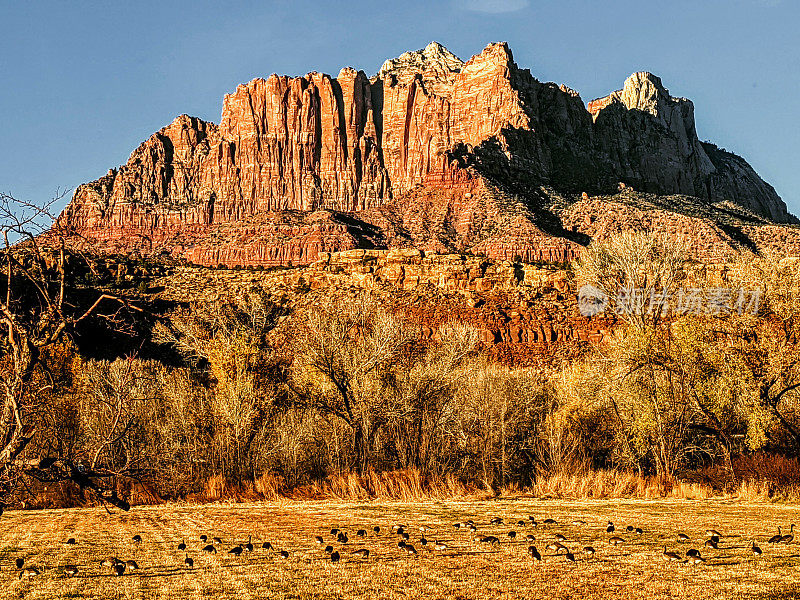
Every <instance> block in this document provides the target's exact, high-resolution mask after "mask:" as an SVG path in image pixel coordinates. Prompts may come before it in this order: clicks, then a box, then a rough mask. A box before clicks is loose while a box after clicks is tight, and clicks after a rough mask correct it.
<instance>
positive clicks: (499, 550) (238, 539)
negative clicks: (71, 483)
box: [0, 498, 800, 600]
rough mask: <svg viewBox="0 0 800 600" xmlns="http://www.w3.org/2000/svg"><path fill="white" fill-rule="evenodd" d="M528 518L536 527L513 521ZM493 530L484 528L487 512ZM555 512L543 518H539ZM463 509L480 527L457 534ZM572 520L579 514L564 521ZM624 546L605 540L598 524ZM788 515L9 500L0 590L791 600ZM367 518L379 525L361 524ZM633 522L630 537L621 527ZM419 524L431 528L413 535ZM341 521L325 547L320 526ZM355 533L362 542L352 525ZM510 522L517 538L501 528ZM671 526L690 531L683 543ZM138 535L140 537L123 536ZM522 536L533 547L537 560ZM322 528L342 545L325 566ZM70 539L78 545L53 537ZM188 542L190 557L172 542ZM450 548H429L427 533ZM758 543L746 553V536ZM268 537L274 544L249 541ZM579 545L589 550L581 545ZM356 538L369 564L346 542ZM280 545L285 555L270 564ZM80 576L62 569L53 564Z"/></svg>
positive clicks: (785, 511) (786, 509)
mask: <svg viewBox="0 0 800 600" xmlns="http://www.w3.org/2000/svg"><path fill="white" fill-rule="evenodd" d="M529 515H533V516H534V517H535V518H536V519H537V520H538V521H539V525H538V527H536V528H534V527H531V526H530V525H527V524H526V525H525V526H518V525H517V524H516V522H517V521H518V520H520V519H522V520H526V521H527V520H528V516H529ZM497 516H499V517H501V518H503V519H504V523H503V524H502V525H490V524H489V522H490V520H491V519H492V518H494V517H497ZM546 518H553V519H555V520H556V521H557V524H556V525H547V526H546V525H543V524H542V521H543V520H544V519H546ZM468 519H473V520H474V522H475V524H476V525H477V532H476V533H470V532H469V531H466V530H465V529H464V528H461V529H455V528H454V527H453V523H454V522H458V521H466V520H468ZM576 520H583V521H586V524H585V525H572V524H571V523H572V521H576ZM608 520H612V521H614V523H615V524H616V527H617V531H616V533H615V535H619V536H621V537H622V538H623V539H624V540H625V541H624V542H623V543H622V544H620V545H618V546H612V545H610V544H609V542H608V540H609V537H610V536H611V535H612V534H609V533H607V532H606V526H607V521H608ZM795 521H796V522H798V523H800V510H799V509H798V508H797V507H794V506H789V505H770V504H764V503H758V504H757V503H742V502H738V501H727V500H698V501H686V500H654V501H645V500H608V501H605V500H596V501H554V500H538V499H525V498H512V499H499V500H480V501H478V500H476V501H429V502H415V503H396V502H380V501H373V502H367V503H355V502H346V503H345V502H342V503H332V502H295V501H285V502H276V503H252V504H224V503H216V504H208V505H164V506H154V507H134V508H133V509H132V510H131V511H130V512H128V513H124V512H120V511H115V512H113V513H112V514H109V513H108V512H106V510H104V509H102V508H99V509H98V508H94V509H63V510H43V511H7V512H6V513H5V514H4V515H3V516H2V517H1V518H0V581H2V585H0V590H2V592H0V595H2V597H7V598H29V599H38V598H42V599H49V598H97V599H100V598H103V599H107V598H169V599H170V600H180V599H184V598H219V599H226V598H237V599H238V598H242V599H248V598H287V599H288V598H343V599H345V598H347V599H349V598H354V599H355V598H387V599H388V598H400V599H407V598H430V599H436V598H454V599H457V598H462V599H467V598H469V599H478V598H481V599H482V598H487V599H488V598H492V599H495V598H640V597H648V598H734V597H735V598H739V599H746V598H792V597H795V595H798V596H800V584H798V583H797V580H798V577H797V575H798V572H800V546H798V545H797V544H796V543H791V544H788V545H779V546H774V545H770V544H768V543H767V539H768V538H769V537H770V536H772V535H773V534H774V533H776V531H777V526H778V525H783V526H784V527H786V528H788V526H789V524H790V523H792V522H795ZM393 524H404V525H407V527H408V531H409V532H410V534H411V536H410V538H411V539H410V540H409V542H410V543H412V544H413V545H414V546H415V547H416V549H417V551H418V554H417V555H416V556H413V555H409V554H407V553H406V552H404V551H402V550H401V549H400V548H398V546H397V542H398V540H399V539H400V538H399V537H398V536H397V535H396V534H394V533H392V531H391V527H392V525H393ZM375 525H378V526H380V528H381V531H380V533H379V534H377V535H376V534H375V533H374V532H373V531H372V528H373V527H374V526H375ZM627 525H633V526H635V527H641V528H642V529H643V530H644V533H643V534H642V535H636V534H635V533H628V532H626V531H625V528H626V526H627ZM420 526H426V527H428V528H429V530H428V531H426V532H425V533H424V536H425V537H426V538H427V539H428V540H430V542H429V543H428V545H427V546H422V545H421V544H420V537H421V536H422V535H423V534H422V533H421V532H420ZM333 527H336V528H340V529H343V530H345V531H346V532H347V533H348V535H349V538H350V540H349V542H348V543H346V544H341V543H337V542H336V541H335V539H334V536H331V534H330V530H331V528H333ZM361 528H363V529H366V530H367V531H368V535H367V537H366V538H365V539H363V540H362V539H360V538H358V537H357V536H356V531H357V530H358V529H361ZM706 529H716V530H718V531H719V532H720V533H722V534H723V537H722V538H721V541H720V544H719V549H718V550H711V549H708V548H704V547H703V542H704V540H705V539H706V538H707V537H708V536H707V535H705V530H706ZM510 530H515V531H517V532H518V535H517V538H516V540H512V539H510V538H509V537H508V535H507V534H508V532H509V531H510ZM679 532H684V533H686V534H687V535H688V536H689V537H690V541H688V542H683V543H680V542H678V541H677V534H678V533H679ZM559 533H560V534H562V535H564V536H565V537H566V541H565V542H564V544H565V545H566V546H567V547H569V548H570V549H571V550H573V551H574V553H575V558H576V559H577V560H576V562H574V563H571V562H568V561H567V560H566V558H565V557H564V554H563V552H562V553H561V554H560V555H556V554H555V553H554V552H553V551H552V550H546V549H545V548H546V546H547V545H548V544H550V543H551V542H553V541H554V540H555V537H554V536H555V535H556V534H559ZM136 534H139V535H141V537H142V542H141V544H140V545H135V544H134V543H133V542H132V538H133V536H134V535H136ZM202 534H206V535H208V536H209V540H210V539H211V538H212V537H214V536H219V537H221V538H222V545H221V546H220V547H219V550H220V551H219V553H218V554H216V555H212V554H206V553H203V552H201V551H200V549H201V547H202V546H203V545H204V544H203V543H202V542H200V535H202ZM476 534H483V535H496V536H497V537H498V538H499V539H500V543H499V544H497V545H489V544H485V543H478V542H475V541H474V540H473V538H474V536H475V535H476ZM528 534H532V535H534V536H535V537H536V541H534V542H532V543H533V544H534V545H535V546H536V547H537V548H538V549H539V551H540V552H541V553H542V555H543V556H544V560H543V561H542V562H541V563H536V562H534V561H533V560H532V559H531V557H530V556H529V555H528V553H527V551H526V550H527V547H528V545H529V544H530V543H531V542H528V541H526V540H525V537H526V535H528ZM317 535H321V536H323V538H324V539H325V543H326V544H332V545H333V546H334V547H335V548H336V549H337V550H338V551H339V552H340V553H341V562H339V563H336V564H334V563H332V562H331V561H330V560H329V558H328V554H327V553H326V552H325V550H324V547H322V546H320V545H318V544H316V543H315V540H314V538H315V536H317ZM248 536H252V540H253V543H254V545H255V549H254V551H253V552H252V553H247V552H245V553H243V554H242V556H240V557H236V556H233V555H230V554H228V550H229V549H230V548H231V547H233V546H235V545H237V544H239V543H245V542H247V539H248ZM70 537H74V538H76V542H77V543H76V544H74V545H68V544H66V543H65V542H66V541H67V540H68V539H69V538H70ZM182 540H185V542H186V544H187V546H188V552H189V556H191V557H192V558H193V560H194V568H192V569H189V568H187V567H186V566H185V565H184V553H183V552H181V551H179V550H178V549H177V546H178V544H179V543H180V542H181V541H182ZM434 540H440V541H444V542H445V543H446V544H447V546H448V548H447V549H446V550H443V551H435V550H433V548H432V546H433V541H434ZM753 540H755V541H756V542H757V544H758V545H759V546H760V547H761V548H762V549H763V551H764V554H763V556H761V557H759V558H755V557H754V556H753V554H752V552H751V550H750V546H751V543H752V541H753ZM264 541H269V542H271V543H272V545H273V546H274V548H275V551H270V550H264V549H262V547H261V546H262V543H263V542H264ZM586 545H591V546H593V547H594V548H595V549H596V554H595V556H594V557H587V556H586V555H585V554H584V553H583V552H582V549H583V547H584V546H586ZM664 546H667V549H668V550H672V551H675V552H680V553H681V554H682V555H685V552H686V550H688V549H689V548H698V549H699V550H700V551H701V553H702V555H703V557H704V558H705V559H706V562H705V563H704V564H700V565H690V564H688V563H687V562H685V561H684V562H680V563H676V562H667V561H665V560H664V558H663V555H662V552H663V547H664ZM359 548H368V549H369V550H370V555H369V557H368V558H366V559H361V558H356V557H354V556H353V555H352V554H351V553H352V552H353V551H354V550H356V549H359ZM281 550H287V551H288V552H289V557H288V559H282V558H281V557H280V555H279V552H280V551H281ZM108 556H116V557H118V558H120V559H122V560H129V559H134V560H136V562H137V563H138V565H139V567H140V569H139V570H138V571H135V572H132V573H129V572H126V573H125V574H124V575H123V576H121V577H117V576H114V575H113V574H112V572H111V569H110V568H108V567H101V566H100V561H101V560H102V559H103V558H105V557H108ZM18 558H23V559H24V560H25V564H26V566H28V567H35V568H37V569H39V570H40V571H41V574H40V575H37V576H34V577H30V578H25V579H22V580H21V579H19V577H18V575H19V571H18V570H17V569H16V567H15V560H16V559H18ZM68 564H75V565H77V566H78V568H79V571H78V573H77V575H76V576H74V577H70V578H68V577H67V576H66V575H64V573H63V567H64V566H65V565H68Z"/></svg>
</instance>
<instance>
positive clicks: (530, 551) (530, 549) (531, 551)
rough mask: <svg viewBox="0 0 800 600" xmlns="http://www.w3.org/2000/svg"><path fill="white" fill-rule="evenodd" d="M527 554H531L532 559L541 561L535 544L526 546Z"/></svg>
mask: <svg viewBox="0 0 800 600" xmlns="http://www.w3.org/2000/svg"><path fill="white" fill-rule="evenodd" d="M528 554H530V555H531V558H532V559H533V560H537V561H541V560H542V555H541V554H539V551H538V550H537V549H536V546H528Z"/></svg>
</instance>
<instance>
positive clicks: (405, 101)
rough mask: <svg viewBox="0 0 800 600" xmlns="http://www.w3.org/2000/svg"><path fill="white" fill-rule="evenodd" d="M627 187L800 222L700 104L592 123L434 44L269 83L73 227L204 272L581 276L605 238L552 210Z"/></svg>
mask: <svg viewBox="0 0 800 600" xmlns="http://www.w3.org/2000/svg"><path fill="white" fill-rule="evenodd" d="M619 182H625V183H626V184H628V185H629V186H632V187H633V188H635V189H637V190H641V191H649V192H655V193H660V194H677V193H679V194H687V195H691V196H696V197H699V198H702V199H705V200H707V201H709V202H710V201H714V200H720V199H729V200H731V201H733V202H735V203H737V204H739V205H740V206H743V207H746V208H747V209H749V210H750V211H752V212H754V213H756V214H757V215H761V216H763V217H766V218H768V219H771V220H773V221H779V222H780V221H787V220H790V219H791V216H790V215H788V213H787V212H786V206H785V204H784V203H783V202H782V201H781V200H780V198H779V197H778V196H777V194H776V193H775V191H774V189H772V187H771V186H769V185H768V184H766V183H765V182H764V181H763V180H761V179H760V178H759V177H758V175H757V174H756V173H755V172H754V171H753V170H752V168H751V167H750V166H749V165H748V164H747V163H746V162H745V161H744V160H743V159H741V158H740V157H738V156H736V155H733V154H730V153H727V152H725V151H722V150H719V149H717V148H716V147H714V146H712V145H711V144H704V143H701V142H700V141H699V140H698V138H697V134H696V131H695V125H694V107H693V105H692V103H691V102H690V101H689V100H686V99H683V98H673V97H672V96H670V94H669V92H668V91H667V90H666V88H664V86H663V84H662V83H661V81H660V79H658V78H657V77H655V76H653V75H651V74H649V73H635V74H634V75H632V76H631V77H629V78H628V80H626V82H625V85H624V86H623V88H622V89H621V90H619V91H617V92H614V93H612V94H610V95H609V96H608V97H606V98H602V99H599V100H596V101H592V102H590V103H589V105H588V110H587V107H586V106H585V105H584V103H583V101H582V100H581V98H580V96H579V95H578V94H577V92H575V91H573V90H571V89H569V88H567V87H566V86H563V85H562V86H557V85H555V84H552V83H541V82H539V81H538V80H536V79H535V78H534V77H533V76H532V75H531V74H530V73H529V72H528V71H527V70H523V69H519V68H518V67H517V65H516V64H515V63H514V60H513V56H512V54H511V51H510V50H509V48H508V46H507V45H506V44H504V43H499V44H490V45H489V46H487V47H486V48H485V49H484V50H483V51H482V52H481V53H480V54H478V55H476V56H474V57H472V58H471V59H470V60H469V61H467V62H466V63H462V62H461V60H460V59H458V57H456V56H455V55H453V54H452V53H450V52H448V51H447V50H446V49H445V48H444V47H442V46H441V45H439V44H436V43H431V44H429V45H428V46H427V47H426V48H425V49H423V50H419V51H417V52H410V53H405V54H403V55H401V56H400V57H398V58H397V59H392V60H389V61H386V63H384V65H383V66H382V67H381V70H380V72H379V73H378V75H377V76H375V77H373V78H372V79H370V78H368V77H367V75H366V74H365V73H364V72H363V71H357V70H355V69H352V68H345V69H342V70H341V71H340V72H339V74H338V75H337V77H336V78H332V77H330V76H329V75H325V74H321V73H316V72H312V73H309V74H308V75H306V76H304V77H294V78H290V77H286V76H278V75H272V76H270V77H269V78H267V79H254V80H253V81H251V82H249V83H247V84H243V85H240V86H239V87H238V88H237V89H236V90H235V91H234V92H233V93H231V94H228V95H226V96H225V98H224V101H223V109H222V118H221V121H220V124H219V126H217V125H214V124H213V123H207V122H204V121H202V120H200V119H197V118H192V117H188V116H186V115H182V116H180V117H178V118H177V119H175V121H174V122H173V123H171V124H170V125H168V126H167V127H165V128H164V129H162V130H160V131H159V132H157V133H155V134H154V135H153V136H152V137H151V138H150V139H148V140H147V141H146V142H144V143H143V144H142V145H141V146H140V147H139V148H137V149H136V150H135V151H134V152H133V154H132V155H131V157H130V159H129V160H128V162H127V163H126V164H125V165H123V166H121V167H120V168H119V169H116V170H111V171H109V173H108V174H107V175H106V176H104V177H101V178H100V179H98V180H97V181H95V182H92V183H89V184H85V185H82V186H80V187H79V188H78V189H77V190H76V192H75V195H74V197H73V200H72V202H71V203H70V205H69V206H68V207H67V208H66V209H65V211H64V213H63V214H62V216H61V218H60V219H61V223H62V224H64V225H68V226H69V227H72V228H74V229H75V230H77V232H79V233H80V234H81V235H83V236H84V237H86V238H88V239H90V240H93V241H96V242H99V243H100V244H102V245H105V246H106V247H108V248H113V249H114V250H117V251H125V250H128V251H130V250H137V251H142V252H163V251H167V252H170V253H172V254H174V255H179V256H184V257H186V258H188V259H190V260H192V261H196V262H200V263H203V264H217V263H223V264H229V265H235V264H242V265H247V264H261V265H273V264H288V263H291V264H298V263H299V264H307V263H310V262H313V261H315V260H316V258H317V256H318V254H319V253H320V252H329V251H336V250H346V249H349V248H355V247H359V246H360V247H389V246H393V245H398V246H417V247H421V248H425V249H432V250H437V251H459V250H471V251H473V252H480V253H484V254H486V255H488V256H491V257H495V258H512V257H516V256H519V257H521V258H523V259H527V260H556V261H563V260H570V259H571V258H573V257H574V256H576V255H577V253H578V252H579V249H580V246H581V244H585V243H587V242H588V240H589V239H590V238H589V235H591V233H588V235H587V233H586V232H585V231H584V230H581V229H580V228H576V225H575V223H567V224H565V223H566V222H565V221H564V220H563V218H564V215H563V214H562V212H563V211H561V210H560V209H558V210H550V209H549V204H550V203H552V202H553V200H554V198H557V197H560V196H559V195H560V194H566V195H568V196H569V195H574V196H578V195H580V193H581V192H588V193H589V194H596V193H599V192H608V191H610V190H611V189H616V186H617V185H618V183H619ZM313 215H317V217H312V216H313Z"/></svg>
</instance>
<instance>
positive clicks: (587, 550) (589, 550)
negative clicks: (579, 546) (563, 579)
mask: <svg viewBox="0 0 800 600" xmlns="http://www.w3.org/2000/svg"><path fill="white" fill-rule="evenodd" d="M583 553H584V554H588V555H589V556H594V553H595V550H594V548H592V547H591V546H584V547H583Z"/></svg>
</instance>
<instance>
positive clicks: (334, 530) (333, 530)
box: [331, 527, 339, 536]
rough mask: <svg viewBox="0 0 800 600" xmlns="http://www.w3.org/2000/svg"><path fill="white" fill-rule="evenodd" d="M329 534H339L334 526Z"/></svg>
mask: <svg viewBox="0 0 800 600" xmlns="http://www.w3.org/2000/svg"><path fill="white" fill-rule="evenodd" d="M331 535H333V536H336V535H339V530H338V529H337V528H336V527H334V528H333V529H331Z"/></svg>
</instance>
